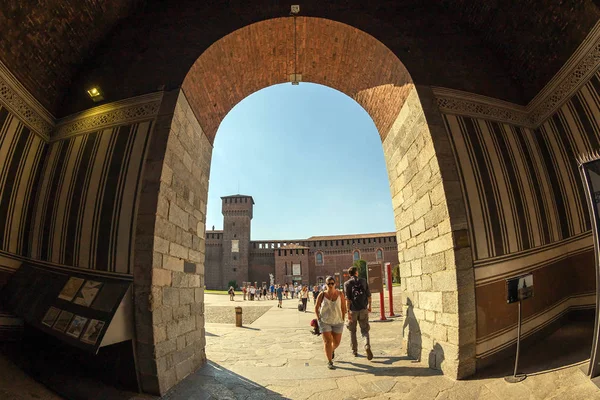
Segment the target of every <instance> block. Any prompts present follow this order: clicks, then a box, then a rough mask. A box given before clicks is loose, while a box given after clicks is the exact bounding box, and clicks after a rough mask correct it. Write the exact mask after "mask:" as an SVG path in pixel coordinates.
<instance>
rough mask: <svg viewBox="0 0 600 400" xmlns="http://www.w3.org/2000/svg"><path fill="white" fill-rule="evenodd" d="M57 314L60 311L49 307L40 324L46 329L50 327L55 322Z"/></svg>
mask: <svg viewBox="0 0 600 400" xmlns="http://www.w3.org/2000/svg"><path fill="white" fill-rule="evenodd" d="M58 314H60V310H59V309H58V308H56V307H50V308H49V309H48V311H46V314H45V315H44V318H42V324H43V325H46V326H47V327H52V325H53V324H54V321H56V317H58Z"/></svg>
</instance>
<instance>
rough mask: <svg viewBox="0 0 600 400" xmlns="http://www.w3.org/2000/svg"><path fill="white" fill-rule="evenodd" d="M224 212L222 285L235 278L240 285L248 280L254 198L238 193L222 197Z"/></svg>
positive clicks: (224, 285)
mask: <svg viewBox="0 0 600 400" xmlns="http://www.w3.org/2000/svg"><path fill="white" fill-rule="evenodd" d="M221 200H222V207H221V210H222V213H223V258H222V264H221V265H222V274H221V277H222V282H221V283H222V286H223V287H226V286H227V283H228V282H229V281H232V280H235V281H236V282H237V284H238V285H240V286H241V285H242V282H247V281H248V270H249V256H250V221H251V220H252V210H253V206H254V200H253V199H252V196H245V195H242V194H237V195H233V196H225V197H221Z"/></svg>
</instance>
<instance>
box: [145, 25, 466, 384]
mask: <svg viewBox="0 0 600 400" xmlns="http://www.w3.org/2000/svg"><path fill="white" fill-rule="evenodd" d="M296 22H297V27H298V28H299V32H300V34H299V35H298V39H299V42H300V43H301V44H302V45H301V46H300V45H299V46H298V48H299V49H302V50H300V51H299V52H298V71H296V72H297V73H301V74H302V76H303V81H309V82H315V83H321V84H324V85H327V86H329V87H332V88H335V89H337V90H339V91H341V92H343V93H345V94H347V95H349V96H350V97H352V98H353V99H354V100H356V101H357V102H358V103H359V104H360V105H361V106H362V107H363V108H364V109H365V110H366V111H367V112H368V113H369V115H370V116H371V118H372V119H373V121H374V122H375V125H376V126H377V128H378V130H379V133H380V137H381V141H382V147H383V152H384V157H385V161H386V167H387V171H388V177H389V182H390V192H391V196H392V205H393V207H394V216H395V223H396V238H397V243H398V250H399V260H400V263H401V264H400V274H401V277H402V296H403V305H404V308H405V309H404V312H405V316H406V320H407V322H408V324H407V325H408V328H407V329H406V335H405V337H404V343H403V345H404V348H405V349H406V351H407V352H408V354H409V355H410V356H412V357H415V358H418V359H420V360H423V361H425V362H427V360H429V362H430V366H431V367H433V368H436V369H440V370H442V371H443V372H444V373H445V374H446V375H448V376H450V377H454V378H463V377H466V376H468V375H470V374H472V373H474V371H475V339H476V334H475V333H476V311H475V300H474V299H475V294H474V293H475V285H474V274H473V263H472V259H471V249H470V244H469V242H468V238H469V235H468V232H467V220H466V212H465V206H464V201H463V198H462V192H461V189H460V181H459V177H458V171H457V167H456V164H455V159H454V155H453V153H452V150H451V146H450V143H449V138H448V135H447V133H446V130H445V127H444V125H443V120H442V117H441V114H440V112H439V109H438V108H437V105H436V103H435V99H434V96H433V91H432V89H431V88H430V87H424V86H417V85H414V84H413V82H412V81H411V78H410V75H409V73H408V71H407V70H406V68H405V67H404V66H403V64H402V63H401V62H400V60H399V59H398V58H397V57H396V56H395V55H394V54H392V52H390V51H389V50H388V49H387V48H386V47H385V46H383V45H382V44H381V43H379V42H378V41H377V40H376V39H374V38H373V37H371V36H369V35H367V34H366V33H364V32H361V31H359V30H357V29H355V28H353V27H351V26H348V25H344V24H341V23H338V22H333V21H329V20H324V19H319V18H304V17H298V20H297V21H296ZM292 24H293V20H292V18H289V17H288V18H279V19H273V20H268V21H263V22H258V23H255V24H253V25H249V26H247V27H245V28H242V29H240V30H238V31H236V32H234V33H233V34H230V35H227V36H225V37H223V38H222V39H220V40H219V41H217V42H215V43H214V44H213V45H212V46H210V48H209V49H208V50H207V51H206V52H205V53H203V54H202V55H201V56H200V57H199V59H198V60H197V62H196V63H195V64H194V65H193V67H192V68H191V69H190V71H189V73H188V74H187V77H186V79H185V81H184V83H183V85H182V88H181V90H179V89H177V90H174V91H171V92H167V93H165V94H164V97H163V100H162V104H161V108H160V111H159V115H158V117H157V120H156V126H155V129H154V132H153V133H152V139H151V143H150V145H149V150H148V155H147V160H146V164H145V167H144V175H143V182H142V188H143V189H142V192H141V194H140V211H139V212H138V222H137V230H136V241H135V255H134V259H135V261H134V262H135V272H134V285H135V299H136V300H135V301H136V309H135V312H136V313H135V318H136V332H137V339H136V340H137V360H138V365H140V375H141V382H142V387H143V389H144V390H145V391H147V392H152V393H159V394H164V393H165V392H166V391H167V390H168V389H169V388H171V387H172V386H173V385H174V384H175V383H177V382H179V381H181V380H182V379H184V378H185V377H186V376H187V375H189V374H190V373H191V372H193V371H194V370H195V369H196V368H198V367H199V366H200V365H201V364H202V363H203V362H205V360H206V354H205V353H204V345H205V336H204V317H203V311H204V306H203V302H204V295H203V290H202V285H203V284H204V275H205V269H204V267H205V255H206V253H207V251H209V250H208V249H207V246H206V243H205V240H204V237H205V223H206V201H207V197H208V179H209V175H210V161H211V156H212V150H213V148H212V143H213V141H214V138H215V134H216V131H217V128H218V126H219V124H220V122H221V120H222V119H223V118H224V117H225V115H226V114H227V112H228V111H229V110H230V109H231V108H232V107H233V106H235V104H237V102H239V101H241V100H242V99H243V98H245V97H246V96H248V95H250V94H251V93H253V92H255V91H257V90H260V89H262V88H264V87H267V86H270V85H273V84H277V83H282V82H286V81H287V80H288V79H289V74H290V73H292V72H294V71H293V69H291V64H290V63H293V57H292V58H290V54H293V46H292V45H291V43H293V35H291V33H293V31H291V30H290V28H291V27H293V25H292ZM309 50H310V51H309ZM227 245H229V246H231V244H230V243H229V242H226V238H225V237H224V238H223V246H224V248H226V246H227ZM240 251H241V250H240ZM240 257H241V256H240ZM236 272H237V271H236ZM242 280H244V279H242ZM425 315H427V318H425Z"/></svg>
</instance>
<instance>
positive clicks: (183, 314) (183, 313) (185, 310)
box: [173, 304, 191, 319]
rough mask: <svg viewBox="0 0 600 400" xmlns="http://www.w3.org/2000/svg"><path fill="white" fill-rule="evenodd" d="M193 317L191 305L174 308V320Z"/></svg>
mask: <svg viewBox="0 0 600 400" xmlns="http://www.w3.org/2000/svg"><path fill="white" fill-rule="evenodd" d="M190 315H191V307H190V305H189V304H186V305H182V306H178V307H173V318H175V319H183V318H187V317H189V316H190Z"/></svg>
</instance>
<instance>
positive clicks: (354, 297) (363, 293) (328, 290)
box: [228, 267, 373, 369]
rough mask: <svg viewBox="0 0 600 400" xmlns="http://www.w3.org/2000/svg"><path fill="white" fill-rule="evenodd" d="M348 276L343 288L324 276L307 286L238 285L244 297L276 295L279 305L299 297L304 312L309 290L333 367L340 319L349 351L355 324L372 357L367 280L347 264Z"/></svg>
mask: <svg viewBox="0 0 600 400" xmlns="http://www.w3.org/2000/svg"><path fill="white" fill-rule="evenodd" d="M348 275H350V279H348V280H347V281H346V282H344V290H343V291H341V290H338V289H337V288H336V282H335V278H334V277H332V276H328V277H327V278H326V279H325V284H323V285H322V286H319V285H315V286H313V287H312V290H309V287H308V286H307V285H292V284H283V285H279V284H277V285H275V284H273V285H270V286H269V287H267V286H266V285H263V286H262V287H257V286H255V285H245V286H243V287H242V293H243V295H244V300H250V301H254V300H261V299H264V300H267V299H271V300H274V299H277V301H278V302H277V307H279V308H282V305H281V303H282V301H283V298H284V297H285V298H286V299H287V298H289V296H291V298H292V299H293V298H294V294H295V295H296V298H298V299H300V300H301V302H302V309H303V311H304V312H306V308H307V306H308V299H309V298H310V294H311V293H312V298H313V303H314V304H315V314H316V316H317V318H316V319H317V323H318V327H319V331H320V333H321V334H322V336H323V344H324V350H325V356H326V357H327V367H328V368H329V369H335V366H334V365H333V359H334V358H335V349H337V348H338V346H339V345H340V342H341V340H342V332H343V330H344V322H345V325H346V328H347V329H348V330H349V331H350V343H351V347H352V354H353V355H354V356H355V357H357V356H358V341H357V338H356V328H357V325H358V326H360V333H361V336H362V338H363V340H364V349H365V352H366V354H367V359H368V360H371V359H373V352H372V351H371V342H370V337H369V330H370V326H369V313H370V312H371V292H370V290H369V284H368V283H367V281H366V280H365V279H363V278H359V277H358V269H357V268H356V267H350V268H349V269H348ZM228 293H229V298H230V300H233V297H234V296H235V290H234V288H233V287H232V286H231V287H229V290H228Z"/></svg>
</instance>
